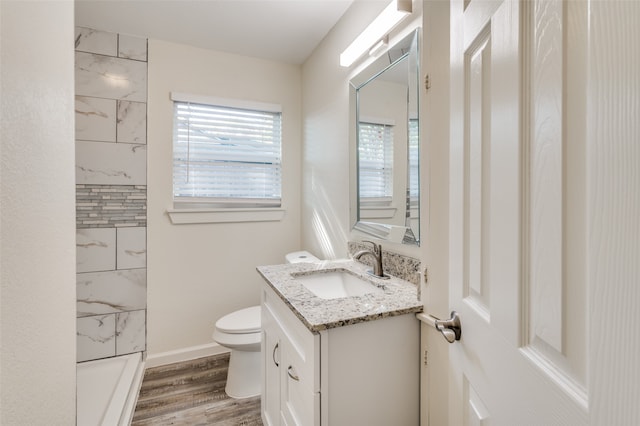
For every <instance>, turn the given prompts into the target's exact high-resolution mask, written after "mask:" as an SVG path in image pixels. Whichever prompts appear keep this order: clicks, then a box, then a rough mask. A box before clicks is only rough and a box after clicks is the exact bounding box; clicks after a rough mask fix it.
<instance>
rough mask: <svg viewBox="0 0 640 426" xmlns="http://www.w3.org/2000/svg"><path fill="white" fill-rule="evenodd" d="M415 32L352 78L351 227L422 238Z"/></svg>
mask: <svg viewBox="0 0 640 426" xmlns="http://www.w3.org/2000/svg"><path fill="white" fill-rule="evenodd" d="M418 32H419V30H415V31H414V32H412V33H411V34H409V35H408V36H407V37H405V38H404V39H403V40H402V41H400V42H399V43H398V44H396V45H395V46H393V47H392V48H390V49H389V50H388V51H387V52H386V53H384V54H383V55H382V56H381V57H379V58H378V59H377V60H375V61H374V62H373V63H372V64H371V65H369V66H368V67H367V68H366V69H364V70H363V71H362V72H360V73H359V74H358V75H357V76H355V77H354V78H353V79H352V80H351V109H352V111H351V117H352V119H351V122H352V123H351V138H352V139H353V141H352V153H353V160H352V167H353V170H355V173H352V176H353V181H354V182H353V184H352V187H353V188H352V191H351V194H352V198H353V199H352V200H351V210H352V219H353V223H354V229H356V230H358V231H360V232H364V233H366V234H368V235H372V236H374V237H377V238H380V239H383V240H387V241H392V242H398V243H404V244H414V245H419V243H420V165H419V155H420V144H419V134H420V123H419V114H418V93H419V89H418V76H419V72H418V71H419V70H418V58H419V55H418V39H419V37H418Z"/></svg>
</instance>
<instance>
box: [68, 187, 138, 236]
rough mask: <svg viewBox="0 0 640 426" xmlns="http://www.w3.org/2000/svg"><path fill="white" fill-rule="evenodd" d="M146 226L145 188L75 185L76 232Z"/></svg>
mask: <svg viewBox="0 0 640 426" xmlns="http://www.w3.org/2000/svg"><path fill="white" fill-rule="evenodd" d="M146 224H147V186H146V185H76V228H77V229H83V228H114V227H121V226H146Z"/></svg>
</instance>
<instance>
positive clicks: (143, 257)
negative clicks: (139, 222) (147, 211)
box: [117, 227, 147, 269]
mask: <svg viewBox="0 0 640 426" xmlns="http://www.w3.org/2000/svg"><path fill="white" fill-rule="evenodd" d="M117 235H118V249H117V256H118V257H117V265H118V269H133V268H144V267H146V266H147V228H144V227H135V228H118V234H117Z"/></svg>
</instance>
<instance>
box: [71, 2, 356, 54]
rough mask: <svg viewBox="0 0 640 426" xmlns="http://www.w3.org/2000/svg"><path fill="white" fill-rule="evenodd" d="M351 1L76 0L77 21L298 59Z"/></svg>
mask: <svg viewBox="0 0 640 426" xmlns="http://www.w3.org/2000/svg"><path fill="white" fill-rule="evenodd" d="M352 2H353V0H199V1H196V0H76V2H75V20H76V25H77V26H82V27H89V28H93V29H96V30H103V31H109V32H117V33H124V34H129V35H138V36H144V37H148V38H153V39H160V40H165V41H172V42H176V43H182V44H188V45H191V46H196V47H201V48H206V49H212V50H218V51H223V52H229V53H235V54H239V55H243V56H251V57H256V58H264V59H270V60H275V61H280V62H286V63H292V64H301V63H303V62H304V61H305V60H306V59H307V58H308V57H309V55H311V53H312V52H313V50H314V49H315V47H316V46H317V45H318V44H319V43H320V42H321V41H322V39H323V38H324V37H325V36H326V34H327V33H328V32H329V30H330V29H331V28H332V27H333V26H334V25H335V23H336V22H337V21H338V20H339V19H340V17H341V16H342V14H343V13H344V12H345V11H346V10H347V8H348V7H349V6H350V5H351V3H352Z"/></svg>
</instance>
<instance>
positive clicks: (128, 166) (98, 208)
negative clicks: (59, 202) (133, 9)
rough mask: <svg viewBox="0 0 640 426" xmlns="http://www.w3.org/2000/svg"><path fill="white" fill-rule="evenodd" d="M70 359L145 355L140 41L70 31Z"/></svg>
mask: <svg viewBox="0 0 640 426" xmlns="http://www.w3.org/2000/svg"><path fill="white" fill-rule="evenodd" d="M75 48H76V53H75V55H76V57H75V79H76V118H75V119H76V246H77V271H76V272H77V360H78V361H79V362H80V361H88V360H93V359H99V358H106V357H112V356H117V355H124V354H128V353H132V352H141V351H144V350H145V349H146V306H147V270H146V208H147V195H146V194H147V177H146V175H147V167H146V158H147V155H146V139H147V135H146V133H147V132H146V127H147V40H146V39H144V38H138V37H131V36H126V35H122V34H114V33H107V32H103V31H94V30H91V29H88V28H76V46H75Z"/></svg>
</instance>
